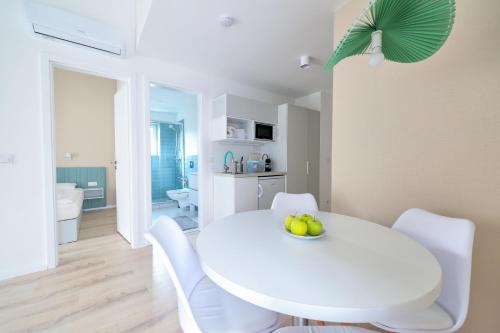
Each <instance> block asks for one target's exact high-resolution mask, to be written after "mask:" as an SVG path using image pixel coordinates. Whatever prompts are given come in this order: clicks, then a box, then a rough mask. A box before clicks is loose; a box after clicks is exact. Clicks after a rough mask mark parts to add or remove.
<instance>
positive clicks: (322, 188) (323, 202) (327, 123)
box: [295, 91, 332, 211]
mask: <svg viewBox="0 0 500 333" xmlns="http://www.w3.org/2000/svg"><path fill="white" fill-rule="evenodd" d="M295 105H298V106H302V107H305V108H309V109H313V110H316V111H319V112H321V115H320V124H321V127H320V133H321V137H320V148H319V151H320V161H319V178H320V182H319V201H320V202H319V208H320V209H321V210H325V211H330V210H331V207H332V194H331V192H332V167H331V164H332V95H331V93H330V92H324V91H318V92H315V93H312V94H310V95H307V96H303V97H300V98H297V99H296V100H295Z"/></svg>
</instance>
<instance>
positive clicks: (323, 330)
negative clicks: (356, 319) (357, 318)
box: [274, 326, 377, 333]
mask: <svg viewBox="0 0 500 333" xmlns="http://www.w3.org/2000/svg"><path fill="white" fill-rule="evenodd" d="M274 333H377V332H376V331H372V330H369V329H366V328H361V327H352V326H291V327H283V328H280V329H279V330H277V331H274Z"/></svg>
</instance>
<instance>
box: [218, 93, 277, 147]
mask: <svg viewBox="0 0 500 333" xmlns="http://www.w3.org/2000/svg"><path fill="white" fill-rule="evenodd" d="M255 122H259V123H265V124H277V123H278V106H277V105H274V104H269V103H264V102H261V101H256V100H253V99H249V98H245V97H240V96H235V95H230V94H224V95H220V96H218V97H216V98H215V99H214V100H213V102H212V139H213V140H215V141H218V140H226V139H228V138H227V126H228V125H229V124H235V125H236V127H237V128H241V129H245V131H246V137H245V138H244V139H243V138H240V140H241V141H243V140H247V141H253V132H254V127H255Z"/></svg>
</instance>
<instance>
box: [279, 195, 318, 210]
mask: <svg viewBox="0 0 500 333" xmlns="http://www.w3.org/2000/svg"><path fill="white" fill-rule="evenodd" d="M271 209H273V210H278V211H282V212H287V213H288V212H291V213H293V212H296V213H299V212H300V213H302V212H317V211H318V204H317V203H316V199H314V196H313V195H312V194H310V193H303V194H292V193H284V192H279V193H276V195H275V196H274V199H273V203H272V204H271Z"/></svg>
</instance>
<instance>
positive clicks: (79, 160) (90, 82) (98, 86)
mask: <svg viewBox="0 0 500 333" xmlns="http://www.w3.org/2000/svg"><path fill="white" fill-rule="evenodd" d="M115 92H116V81H115V80H110V79H106V78H102V77H97V76H92V75H86V74H81V73H77V72H71V71H66V70H62V69H57V68H56V69H55V70H54V108H55V135H56V158H57V160H56V162H57V166H59V167H90V166H92V167H107V169H108V172H107V182H108V185H107V187H108V192H107V194H108V196H107V204H108V205H114V204H115V202H116V190H115V188H116V187H115V170H114V167H113V165H112V162H113V161H114V159H115V137H114V133H115V130H114V100H113V99H114V97H113V96H114V94H115ZM66 152H70V153H74V154H75V156H74V157H73V159H72V160H67V159H65V158H64V153H66Z"/></svg>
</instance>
